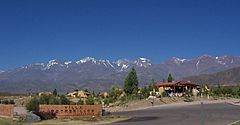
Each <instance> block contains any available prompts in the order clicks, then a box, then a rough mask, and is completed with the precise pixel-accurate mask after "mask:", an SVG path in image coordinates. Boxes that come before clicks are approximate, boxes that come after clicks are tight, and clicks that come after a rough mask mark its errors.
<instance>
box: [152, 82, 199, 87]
mask: <svg viewBox="0 0 240 125" xmlns="http://www.w3.org/2000/svg"><path fill="white" fill-rule="evenodd" d="M177 85H184V86H192V87H197V86H198V85H197V84H194V83H191V82H185V81H178V82H159V83H157V84H156V86H157V87H162V86H177Z"/></svg>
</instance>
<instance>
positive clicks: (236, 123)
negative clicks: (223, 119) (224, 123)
mask: <svg viewBox="0 0 240 125" xmlns="http://www.w3.org/2000/svg"><path fill="white" fill-rule="evenodd" d="M231 125H240V121H238V122H235V123H233V124H231Z"/></svg>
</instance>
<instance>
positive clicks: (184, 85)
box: [156, 81, 198, 96]
mask: <svg viewBox="0 0 240 125" xmlns="http://www.w3.org/2000/svg"><path fill="white" fill-rule="evenodd" d="M156 86H157V87H158V88H159V93H160V95H163V93H165V94H166V95H167V96H183V95H186V94H187V95H196V93H195V92H197V87H198V85H197V84H194V83H191V82H186V81H176V82H175V81H174V82H159V83H157V84H156Z"/></svg>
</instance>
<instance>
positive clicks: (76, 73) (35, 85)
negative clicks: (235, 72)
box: [0, 55, 240, 93]
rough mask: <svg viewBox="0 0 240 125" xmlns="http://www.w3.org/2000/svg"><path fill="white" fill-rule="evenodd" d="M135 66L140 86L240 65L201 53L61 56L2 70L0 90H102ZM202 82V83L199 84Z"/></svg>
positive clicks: (233, 58)
mask: <svg viewBox="0 0 240 125" xmlns="http://www.w3.org/2000/svg"><path fill="white" fill-rule="evenodd" d="M132 67H134V68H135V69H136V71H137V75H138V77H139V83H140V86H143V85H146V84H149V83H150V81H151V80H152V79H154V80H156V81H162V80H163V79H166V78H167V76H168V74H169V73H171V74H172V75H173V77H174V78H175V80H180V79H183V78H186V77H189V76H196V75H200V74H211V73H216V72H221V71H224V70H228V69H231V68H235V67H240V57H239V56H220V57H215V56H209V55H202V56H200V57H196V58H193V59H181V58H176V57H173V58H170V59H168V60H166V61H163V62H161V63H152V61H151V60H150V59H147V58H138V59H135V60H128V59H121V60H117V61H109V60H103V59H100V60H98V59H95V58H92V57H85V58H82V59H80V60H77V61H62V60H58V59H54V60H50V61H48V62H45V63H34V64H29V65H25V66H21V67H18V68H15V69H10V70H6V71H2V70H1V71H0V85H1V87H0V92H23V93H26V92H30V91H31V92H39V91H52V90H53V89H55V88H56V89H58V90H59V91H60V92H68V91H72V90H74V89H89V90H95V91H103V90H107V89H109V88H110V87H111V86H112V85H113V84H115V83H118V84H120V85H123V84H124V79H125V77H126V75H127V74H128V72H129V71H130V70H131V68H132ZM200 84H201V83H200Z"/></svg>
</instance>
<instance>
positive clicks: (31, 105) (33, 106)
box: [26, 97, 39, 112]
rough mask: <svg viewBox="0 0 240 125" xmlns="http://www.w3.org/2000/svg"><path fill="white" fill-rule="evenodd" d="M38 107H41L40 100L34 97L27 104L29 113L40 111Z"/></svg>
mask: <svg viewBox="0 0 240 125" xmlns="http://www.w3.org/2000/svg"><path fill="white" fill-rule="evenodd" d="M38 106H39V100H38V99H37V98H36V97H34V98H32V99H31V100H30V101H29V102H28V103H27V104H26V108H27V110H28V111H34V112H36V111H38Z"/></svg>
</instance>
